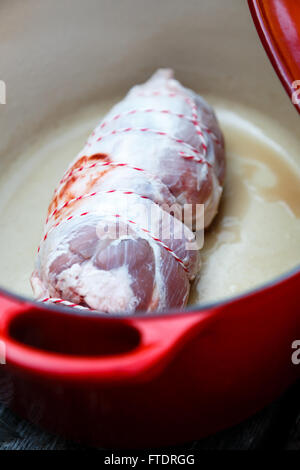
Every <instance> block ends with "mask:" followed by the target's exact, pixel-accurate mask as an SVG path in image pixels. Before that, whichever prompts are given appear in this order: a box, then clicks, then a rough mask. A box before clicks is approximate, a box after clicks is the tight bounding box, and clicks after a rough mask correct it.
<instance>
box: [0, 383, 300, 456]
mask: <svg viewBox="0 0 300 470" xmlns="http://www.w3.org/2000/svg"><path fill="white" fill-rule="evenodd" d="M299 398H300V381H299V382H298V383H296V384H295V385H294V386H292V387H291V388H290V389H289V390H288V391H287V392H286V393H285V394H284V395H283V396H282V397H280V398H279V399H278V400H277V401H275V402H274V403H272V404H271V405H269V406H268V407H266V408H265V409H264V410H262V411H260V412H259V413H257V414H256V415H255V416H253V417H251V418H249V419H247V420H246V421H244V422H243V423H241V424H239V425H237V426H234V427H232V428H230V429H227V430H225V431H222V432H219V433H217V434H215V435H214V436H210V437H207V438H205V439H202V440H201V441H195V442H191V443H189V444H185V445H182V446H176V447H169V448H164V449H160V453H161V452H173V453H178V452H179V451H182V452H190V451H192V452H197V451H201V450H228V449H234V450H250V449H280V448H281V449H293V450H296V449H297V450H300V399H299ZM10 449H17V450H27V449H34V450H84V449H85V448H84V447H83V446H80V445H77V444H75V443H72V442H68V441H66V440H65V439H63V438H62V437H59V436H55V435H52V434H49V433H47V432H45V431H42V430H40V429H38V428H37V427H35V426H33V425H31V424H30V423H28V422H27V421H24V420H21V419H19V418H18V417H16V416H15V415H14V413H12V412H11V411H10V410H9V409H8V408H7V407H6V406H5V405H0V450H10ZM145 450H146V449H145Z"/></svg>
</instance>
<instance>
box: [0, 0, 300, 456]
mask: <svg viewBox="0 0 300 470" xmlns="http://www.w3.org/2000/svg"><path fill="white" fill-rule="evenodd" d="M0 10H1V14H0V31H1V35H0V39H1V40H0V70H1V73H2V74H3V76H2V77H1V79H3V80H5V81H6V83H7V85H8V96H10V99H9V100H8V101H7V105H6V106H5V108H3V109H4V111H3V112H2V109H1V113H0V128H1V149H0V150H1V155H3V154H4V152H5V151H6V150H7V151H9V150H10V149H11V148H12V146H14V145H17V141H18V142H21V141H22V140H23V141H24V140H25V139H29V138H30V136H32V135H34V133H35V132H37V130H38V129H39V128H40V127H42V126H47V125H48V124H49V123H50V122H51V121H53V120H54V119H55V117H56V116H57V115H58V114H62V113H66V114H68V113H70V112H71V111H72V109H77V108H78V107H79V106H81V105H82V104H83V103H87V102H92V101H93V100H94V99H95V98H97V99H99V97H101V96H105V97H107V96H115V95H116V94H118V95H119V94H120V93H122V92H125V91H126V90H127V89H128V88H129V87H130V86H131V85H132V84H133V83H135V82H140V81H143V80H144V79H145V78H146V77H147V76H148V75H150V73H151V72H152V71H153V70H154V69H156V68H158V67H159V66H169V67H173V68H174V69H175V71H176V73H177V76H178V78H179V79H183V80H184V82H185V84H187V85H188V86H190V87H191V88H195V89H197V90H203V92H208V93H209V92H210V91H213V92H216V90H219V94H220V96H223V95H224V96H226V98H228V99H231V98H232V99H234V100H238V101H240V102H242V103H243V104H244V105H249V106H251V107H254V108H257V109H258V110H259V111H261V112H262V113H265V114H266V115H273V116H274V115H276V118H277V119H278V121H279V123H280V124H282V125H283V126H288V128H289V131H292V132H294V133H295V134H296V133H299V121H298V117H297V113H296V112H295V110H294V109H293V107H292V106H291V103H290V102H289V100H288V99H287V97H286V96H285V94H284V91H283V89H282V88H281V85H280V83H279V80H277V78H276V76H275V74H274V73H273V70H272V68H271V66H270V64H269V63H268V59H267V58H266V56H265V53H264V51H263V49H262V47H261V45H260V43H259V39H258V36H257V34H256V31H255V28H254V26H253V24H252V21H251V16H250V13H249V10H248V8H247V5H246V3H243V2H239V1H237V0H226V2H220V1H217V0H202V1H194V0H190V1H189V2H182V0H164V1H163V2H158V1H157V2H156V1H155V2H148V1H146V0H123V1H122V2H111V1H109V0H101V1H99V0H87V1H85V2H81V1H80V0H64V1H63V2H60V1H58V0H54V1H53V0H44V1H43V2H39V1H37V0H28V1H27V2H20V1H17V0H14V1H4V2H2V3H1V7H0ZM3 165H5V159H3ZM299 289H300V267H298V268H295V269H294V270H293V272H288V273H286V274H285V275H284V276H281V277H280V278H277V279H274V280H273V281H272V282H271V283H269V284H268V285H264V286H261V287H260V288H258V289H256V290H254V291H251V292H247V293H246V294H244V295H241V296H239V297H236V298H232V299H230V300H227V301H226V302H219V303H216V304H213V305H205V306H202V307H201V308H200V307H197V306H195V307H193V308H189V309H187V310H185V311H180V312H178V311H173V312H166V313H164V314H154V315H151V316H147V317H146V316H144V315H142V314H141V315H137V316H135V317H130V316H123V317H118V316H117V315H112V316H110V317H107V316H104V315H101V314H95V313H86V312H84V313H82V312H80V311H77V310H74V309H69V308H63V307H58V306H52V307H51V306H49V307H46V306H45V305H44V306H41V305H40V304H38V303H36V302H34V301H32V300H30V299H25V298H21V297H20V296H18V295H16V294H13V293H11V292H8V291H5V290H3V289H2V290H1V292H0V311H1V314H0V339H1V340H2V343H1V344H2V346H3V345H5V348H6V364H3V365H1V366H0V374H1V389H2V394H1V395H2V400H4V401H5V402H6V403H7V404H8V405H9V406H11V407H12V408H13V409H14V410H16V412H17V413H19V414H20V415H21V416H24V417H26V418H27V419H29V420H30V421H33V422H34V423H36V424H38V425H41V426H43V427H46V428H47V429H49V430H52V431H54V432H58V433H60V434H64V435H66V436H67V437H69V438H72V439H75V440H77V441H80V442H85V443H88V444H92V445H101V446H106V447H115V448H116V447H117V448H118V447H127V448H128V447H130V448H134V447H143V446H148V447H149V446H160V445H167V444H176V443H181V442H185V441H189V440H192V439H199V438H201V437H202V436H205V435H207V434H210V433H213V432H216V431H217V430H220V429H222V428H225V427H227V426H230V425H233V424H235V423H237V422H239V421H241V420H242V419H244V418H246V417H247V416H249V415H251V414H252V413H254V412H255V411H257V410H259V409H260V408H261V407H263V406H264V405H266V404H267V403H269V402H270V401H271V400H273V399H274V398H276V397H277V396H278V395H279V394H280V393H282V391H283V390H284V389H285V388H286V387H287V386H288V385H289V384H290V383H292V382H293V381H295V380H296V378H297V377H299V376H300V366H296V365H294V364H293V363H292V361H291V355H292V353H293V349H292V343H293V341H294V340H296V339H299V338H300V312H299Z"/></svg>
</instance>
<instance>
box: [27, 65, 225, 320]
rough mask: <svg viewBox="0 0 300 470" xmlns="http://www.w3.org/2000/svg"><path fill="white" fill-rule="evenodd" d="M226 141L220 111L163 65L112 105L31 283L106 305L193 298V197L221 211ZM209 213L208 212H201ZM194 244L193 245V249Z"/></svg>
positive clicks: (77, 164)
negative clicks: (186, 213) (186, 217)
mask: <svg viewBox="0 0 300 470" xmlns="http://www.w3.org/2000/svg"><path fill="white" fill-rule="evenodd" d="M224 168H225V158H224V141H223V137H222V134H221V131H220V129H219V126H218V123H217V120H216V118H215V115H214V113H213V110H212V109H211V108H210V107H209V105H207V104H206V102H205V101H204V100H203V99H202V98H200V97H199V96H198V95H196V94H195V93H193V92H192V91H190V90H188V89H186V88H184V87H182V85H180V83H179V82H178V81H176V80H175V79H174V78H173V74H172V71H170V70H160V71H158V72H156V74H154V76H153V77H152V78H151V79H150V80H149V81H148V82H146V83H145V84H143V85H138V86H135V87H133V88H132V89H131V90H130V92H129V93H128V95H127V96H126V97H125V98H124V100H123V101H121V102H120V103H118V104H117V105H115V106H114V107H113V109H112V110H111V111H110V112H109V113H108V115H107V116H105V118H104V119H103V121H102V122H101V123H100V124H99V126H97V128H96V129H95V130H94V132H93V133H92V134H91V136H90V137H89V139H88V141H87V143H86V145H85V147H84V149H83V150H82V151H81V152H80V154H79V155H78V156H77V158H76V159H75V160H74V162H73V163H72V164H71V165H70V167H69V168H68V170H67V171H66V173H65V175H64V176H63V178H62V180H61V181H60V183H59V186H58V188H57V189H56V190H55V194H54V196H53V199H52V201H51V203H50V206H49V210H48V217H47V222H46V226H45V234H44V239H43V240H42V242H41V245H40V247H39V253H38V257H37V262H36V269H35V271H34V273H33V275H32V278H31V282H32V287H33V290H34V294H35V296H36V297H37V298H39V299H42V298H43V297H46V298H60V299H63V300H66V301H69V302H73V303H76V304H79V305H81V306H85V307H88V308H92V309H96V310H99V311H102V312H107V313H113V312H124V313H127V312H132V313H134V312H137V311H145V312H150V311H157V310H158V311H162V310H165V309H170V308H174V307H179V308H180V307H183V306H184V305H186V303H187V300H188V295H189V289H190V282H191V281H192V280H193V279H194V277H195V275H196V273H197V271H198V270H199V266H200V259H199V251H198V250H197V249H195V243H194V239H195V237H194V234H193V231H192V229H193V228H195V227H196V226H197V225H199V222H201V221H200V219H199V220H198V217H199V216H198V215H197V214H198V213H197V212H196V211H195V210H193V216H192V218H191V220H190V223H188V224H187V222H186V221H185V220H183V219H182V215H183V210H185V208H186V205H190V206H189V207H192V208H193V209H194V207H195V206H196V204H203V205H204V221H205V226H208V225H209V224H210V223H211V221H212V219H213V217H214V215H215V214H216V212H217V208H218V203H219V199H220V196H221V192H222V183H223V179H224V171H225V169H224ZM200 218H201V217H200ZM191 248H192V249H191Z"/></svg>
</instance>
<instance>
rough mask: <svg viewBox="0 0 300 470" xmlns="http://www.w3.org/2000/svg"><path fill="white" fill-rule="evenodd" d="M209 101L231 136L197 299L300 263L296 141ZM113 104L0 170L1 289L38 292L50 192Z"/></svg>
mask: <svg viewBox="0 0 300 470" xmlns="http://www.w3.org/2000/svg"><path fill="white" fill-rule="evenodd" d="M207 99H208V102H209V103H210V104H212V105H213V106H214V108H215V110H216V112H217V115H218V118H219V120H220V124H221V128H222V130H223V132H224V135H225V142H226V148H227V176H226V184H225V189H224V194H223V198H222V203H221V206H220V209H219V213H218V215H217V217H216V219H215V221H214V222H213V224H212V226H211V227H210V228H209V229H208V230H207V232H206V234H205V243H204V248H203V249H202V260H203V264H202V269H201V272H200V275H199V279H197V282H195V283H194V285H193V288H192V294H191V296H190V303H199V302H200V303H203V302H206V301H214V300H217V299H222V298H225V297H228V296H232V295H236V294H239V293H241V292H243V291H246V290H249V289H251V288H253V287H256V286H258V285H259V284H262V283H264V282H266V281H270V280H272V278H274V277H275V276H277V275H279V274H282V273H284V272H286V271H288V270H289V269H291V268H293V267H295V266H296V265H297V264H300V157H299V158H298V164H296V163H295V162H296V159H295V160H294V159H293V156H294V155H293V154H296V153H297V150H298V155H299V148H300V146H299V143H298V142H297V141H296V139H295V137H294V136H292V135H289V134H288V133H287V132H286V130H284V129H283V130H282V132H281V131H280V132H279V131H278V129H277V124H275V123H273V122H272V121H270V120H269V119H268V118H265V117H264V116H261V115H259V114H257V113H255V112H253V111H249V110H247V109H244V108H242V107H240V106H238V105H236V104H234V103H226V102H223V101H221V100H218V99H217V98H214V97H207ZM111 105H112V103H111V102H110V103H105V104H102V105H99V104H97V105H93V106H92V107H87V108H86V109H83V110H81V111H80V112H78V114H76V115H73V116H72V117H69V118H67V119H62V120H61V122H59V123H58V124H57V123H56V126H55V127H52V128H51V129H50V130H49V129H48V131H47V132H46V133H44V134H41V135H40V136H38V137H36V139H35V141H34V142H33V143H31V145H28V146H27V148H26V149H23V150H22V152H20V153H19V155H18V157H17V158H14V159H13V158H11V159H10V164H9V165H7V164H6V165H2V166H1V168H0V169H1V172H0V214H1V218H0V258H1V270H0V285H1V286H2V287H5V288H8V289H10V290H12V291H14V292H16V293H19V294H23V295H26V296H30V297H31V296H32V292H31V287H30V283H29V278H30V275H31V272H32V270H33V265H34V260H35V255H36V249H37V247H38V244H39V242H40V238H41V235H42V230H43V225H44V220H45V218H46V211H47V207H48V204H49V201H50V199H51V196H52V194H53V190H54V188H55V186H56V185H57V182H58V181H59V179H60V178H61V176H62V175H63V173H64V171H65V169H66V167H67V166H68V164H69V163H70V162H71V160H72V159H73V158H74V156H75V155H76V154H77V153H78V152H79V151H80V149H81V148H82V146H83V144H84V142H85V140H86V138H87V136H88V134H89V133H90V132H91V131H92V129H93V128H94V127H95V126H96V124H97V123H98V122H99V121H100V118H101V116H102V115H103V114H105V113H106V112H107V110H108V109H109V108H110V107H111ZM5 160H6V159H5Z"/></svg>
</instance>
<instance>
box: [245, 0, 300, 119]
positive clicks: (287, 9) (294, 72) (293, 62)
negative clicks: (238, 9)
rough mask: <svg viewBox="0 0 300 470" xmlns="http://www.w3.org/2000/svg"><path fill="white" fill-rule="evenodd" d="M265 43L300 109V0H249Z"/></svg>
mask: <svg viewBox="0 0 300 470" xmlns="http://www.w3.org/2000/svg"><path fill="white" fill-rule="evenodd" d="M248 3H249V7H250V11H251V14H252V17H253V20H254V23H255V26H256V29H257V31H258V34H259V36H260V39H261V41H262V44H263V46H264V48H265V50H266V52H267V54H268V56H269V58H270V60H271V62H272V64H273V67H274V69H275V70H276V72H277V75H278V76H279V78H280V80H281V82H282V84H283V86H284V88H285V89H286V91H287V93H288V95H289V96H290V98H291V100H292V102H293V104H294V105H295V107H296V108H297V110H298V112H299V113H300V1H299V0H248Z"/></svg>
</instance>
